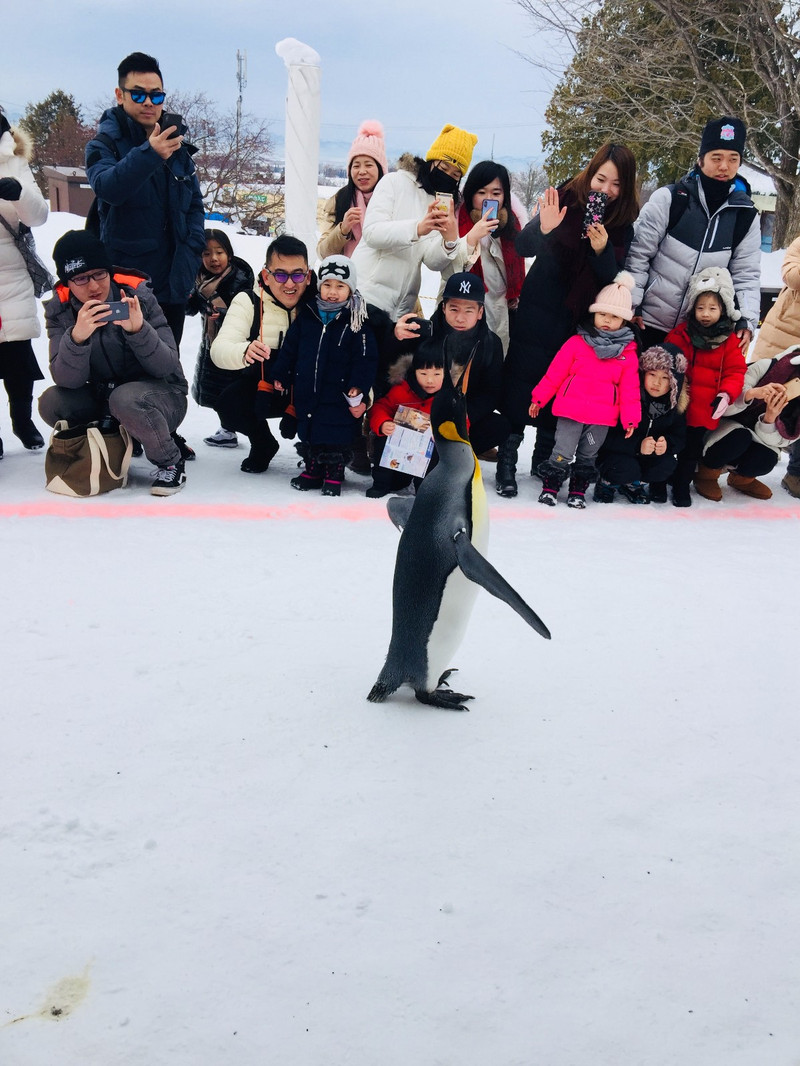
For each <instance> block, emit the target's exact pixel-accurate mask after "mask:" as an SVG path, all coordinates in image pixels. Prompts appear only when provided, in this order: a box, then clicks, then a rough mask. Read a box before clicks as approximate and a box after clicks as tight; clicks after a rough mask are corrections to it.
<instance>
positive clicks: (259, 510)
mask: <svg viewBox="0 0 800 1066" xmlns="http://www.w3.org/2000/svg"><path fill="white" fill-rule="evenodd" d="M634 510H635V512H636V519H635V520H636V521H640V520H641V521H645V522H647V521H661V522H663V521H671V522H720V521H742V520H745V521H756V522H763V521H772V522H785V521H788V520H791V519H795V520H797V519H800V504H797V505H795V506H791V505H790V506H788V507H783V506H769V505H767V506H763V507H762V506H761V505H759V504H756V503H754V504H752V505H750V506H746V507H741V506H740V507H726V506H725V505H724V504H721V505H720V506H719V507H705V506H702V505H701V506H699V507H698V506H693V507H691V508H675V507H673V506H672V505H671V504H664V505H657V504H651V505H650V506H649V507H636V508H633V507H631V506H630V505H627V504H626V505H622V504H612V505H608V504H594V505H591V504H590V505H589V507H587V509H586V511H583V512H581V513H577V512H575V511H573V510H571V509H568V508H567V506H566V504H564V505H563V506H562V505H559V506H558V507H557V508H552V507H541V506H534V507H529V506H522V507H520V506H518V505H517V506H514V505H511V506H507V505H504V504H499V503H498V504H495V505H493V506H492V507H491V509H490V515H491V520H492V522H500V523H503V522H560V521H565V522H572V521H576V522H581V521H586V519H587V515H588V516H591V515H594V516H595V520H597V519H600V516H601V515H602V520H603V521H609V520H611V521H624V520H629V519H630V518H631V517H633V511H634ZM0 518H70V519H74V518H104V519H113V518H117V519H119V518H148V519H150V518H181V519H200V520H205V521H213V522H269V521H286V522H293V521H302V522H308V521H312V522H319V521H324V522H331V521H337V522H370V521H372V522H375V521H381V522H386V521H388V517H387V514H386V505H385V501H383V502H381V501H378V500H376V501H370V502H367V501H366V500H363V502H360V503H356V502H354V503H346V502H344V501H342V500H326V501H324V502H323V501H322V500H319V501H311V500H309V501H308V502H307V503H297V504H275V505H272V506H270V505H268V504H251V503H241V504H237V503H184V502H181V503H178V502H177V501H175V500H161V501H159V502H152V503H150V502H148V503H112V502H110V501H107V500H104V499H103V500H101V499H92V500H61V499H59V500H55V499H54V500H36V501H26V502H18V503H2V504H0Z"/></svg>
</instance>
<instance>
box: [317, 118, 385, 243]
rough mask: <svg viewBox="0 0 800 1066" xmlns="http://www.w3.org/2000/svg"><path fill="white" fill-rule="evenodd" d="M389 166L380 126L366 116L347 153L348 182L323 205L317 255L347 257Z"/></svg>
mask: <svg viewBox="0 0 800 1066" xmlns="http://www.w3.org/2000/svg"><path fill="white" fill-rule="evenodd" d="M388 169H389V167H388V164H387V162H386V146H385V144H384V134H383V126H382V125H381V124H380V122H377V121H375V119H367V120H366V121H364V122H362V123H361V125H360V126H359V128H358V133H357V134H356V139H355V140H354V141H353V143H352V145H351V146H350V151H349V153H348V155H347V184H346V185H345V187H344V188H343V189H340V190H339V192H337V193H336V195H335V196H332V197H331V198H330V200H328V201H327V202H326V204H325V209H324V210H325V218H324V221H323V223H322V236H321V237H320V239H319V243H318V244H317V255H318V256H319V257H320V259H325V258H326V257H327V256H329V255H347V256H350V255H352V254H353V252H354V251H355V249H356V247H357V246H358V242H359V241H360V240H361V227H362V225H363V224H364V214H365V213H366V210H367V204H368V203H369V201H370V197H371V196H372V192H373V190H374V188H375V186H376V185H377V184H378V182H379V181H380V179H381V178H382V177H383V175H384V174H385V173H386V171H387V170H388Z"/></svg>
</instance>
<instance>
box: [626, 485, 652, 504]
mask: <svg viewBox="0 0 800 1066" xmlns="http://www.w3.org/2000/svg"><path fill="white" fill-rule="evenodd" d="M619 494H620V496H624V497H625V499H626V500H628V501H629V502H630V503H650V497H649V496H648V495H647V492H646V491H645V487H644V485H643V484H642V483H641V481H631V482H630V484H628V485H620V487H619Z"/></svg>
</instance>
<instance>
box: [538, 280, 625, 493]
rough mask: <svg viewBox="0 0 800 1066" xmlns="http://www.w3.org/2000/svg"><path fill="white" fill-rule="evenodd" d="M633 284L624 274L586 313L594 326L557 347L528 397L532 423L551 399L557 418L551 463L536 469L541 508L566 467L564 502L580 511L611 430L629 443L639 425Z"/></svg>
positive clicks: (582, 330) (558, 485)
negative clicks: (619, 425)
mask: <svg viewBox="0 0 800 1066" xmlns="http://www.w3.org/2000/svg"><path fill="white" fill-rule="evenodd" d="M632 283H633V278H632V277H631V276H630V275H629V274H625V273H624V272H623V273H621V274H618V275H617V277H616V279H615V280H614V282H613V283H612V284H611V285H606V287H605V288H604V289H602V290H601V291H600V293H599V294H598V296H597V299H596V300H595V302H594V303H593V304H592V305H591V307H590V308H589V312H590V313H591V314H592V315H593V324H592V326H591V327H588V328H583V327H579V329H578V332H577V334H576V335H575V336H574V337H570V338H569V340H568V341H567V342H566V344H564V345H562V347H561V348H560V349H559V350H558V352H557V353H556V355H555V357H554V359H553V361H552V363H551V364H550V366H549V367H548V370H547V373H546V374H545V376H544V377H543V378H542V380H541V381H540V382H539V384H538V385H536V387H535V388H534V390H533V392H532V394H531V401H532V402H531V406H530V415H531V417H532V418H536V416H537V415H538V413H539V411H540V410H541V408H542V407H544V405H545V404H546V403H547V402H548V401H549V400H550V399H551V398H552V397H553V396H555V400H554V401H553V414H554V415H556V416H557V418H558V425H557V427H556V441H555V446H554V448H553V451H552V453H551V455H550V459H549V460H548V461H547V462H544V463H542V465H541V466H540V467H539V472H540V473H541V475H542V483H543V485H544V489H543V491H542V494H541V495H540V497H539V502H540V503H547V504H549V505H550V506H551V507H552V506H553V505H554V504H555V502H556V497H557V495H558V490H559V488H560V487H561V484H562V483H563V481H564V479H565V478H566V476H567V472H568V471H569V470H570V467H572V474H571V477H570V485H569V498H568V500H567V503H568V504H569V505H570V506H572V507H583V506H584V497H585V494H586V489H587V487H588V485H589V482H590V480H591V478H592V477H593V475H594V472H595V468H594V460H595V457H596V455H597V453H598V451H599V450H600V446H601V445H602V443H603V441H604V440H605V438H606V434H607V433H608V430H609V428H610V427H611V426H615V425H616V424H617V422H621V423H622V426H623V427H624V429H625V433H626V436H630V434H631V433H633V430H634V428H635V427H636V426H637V425H638V424H639V422H640V421H641V417H642V408H641V399H640V385H639V360H638V356H637V349H636V340H635V338H634V335H633V331H632V330H631V329H630V327H629V325H628V323H629V322H630V321H631V319H632V318H633V309H632V307H631V289H632ZM573 460H574V465H573Z"/></svg>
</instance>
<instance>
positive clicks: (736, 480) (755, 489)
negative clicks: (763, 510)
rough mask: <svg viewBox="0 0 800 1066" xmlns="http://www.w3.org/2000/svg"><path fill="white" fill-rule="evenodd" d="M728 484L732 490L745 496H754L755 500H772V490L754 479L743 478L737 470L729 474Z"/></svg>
mask: <svg viewBox="0 0 800 1066" xmlns="http://www.w3.org/2000/svg"><path fill="white" fill-rule="evenodd" d="M728 484H729V485H730V487H731V488H732V489H738V490H739V492H743V493H744V494H745V496H752V497H753V499H754V500H771V499H772V489H771V488H770V487H769V485H765V484H764V482H763V481H759V480H758V479H757V478H754V477H742V475H741V474H737V473H736V471H735V470H731V472H730V474H728Z"/></svg>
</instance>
